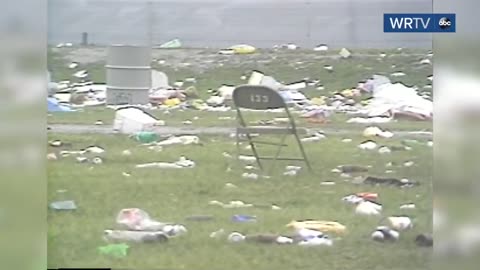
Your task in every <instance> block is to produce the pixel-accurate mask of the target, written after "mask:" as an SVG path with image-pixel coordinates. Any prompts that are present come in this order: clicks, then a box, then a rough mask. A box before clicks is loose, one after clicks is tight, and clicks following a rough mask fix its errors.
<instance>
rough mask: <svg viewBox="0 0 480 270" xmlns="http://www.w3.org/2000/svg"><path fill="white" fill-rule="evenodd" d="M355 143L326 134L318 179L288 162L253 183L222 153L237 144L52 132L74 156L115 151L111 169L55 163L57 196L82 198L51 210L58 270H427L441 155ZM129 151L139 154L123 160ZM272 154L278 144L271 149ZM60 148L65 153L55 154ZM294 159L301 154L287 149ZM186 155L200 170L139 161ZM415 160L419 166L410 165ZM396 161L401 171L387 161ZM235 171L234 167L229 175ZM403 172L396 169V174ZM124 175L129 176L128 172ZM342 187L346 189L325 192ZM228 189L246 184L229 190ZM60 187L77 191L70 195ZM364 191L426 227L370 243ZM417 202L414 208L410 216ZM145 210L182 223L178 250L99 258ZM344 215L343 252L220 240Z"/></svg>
mask: <svg viewBox="0 0 480 270" xmlns="http://www.w3.org/2000/svg"><path fill="white" fill-rule="evenodd" d="M350 138H353V142H351V143H345V142H342V141H341V139H342V138H340V137H331V138H327V139H325V140H323V141H320V142H315V143H309V144H308V145H306V147H307V152H308V155H309V157H310V159H311V161H312V163H313V165H314V168H315V173H314V174H308V173H307V172H306V171H305V172H303V173H301V174H300V175H298V176H296V177H288V176H283V175H282V172H283V169H282V167H283V166H284V165H285V164H280V165H278V167H277V168H278V170H277V171H278V172H277V173H275V174H274V175H272V178H271V179H262V180H248V179H243V178H242V177H241V174H242V172H243V171H244V170H242V169H241V168H242V166H235V165H236V163H235V162H233V161H231V160H229V159H226V158H224V157H223V156H222V153H223V152H224V151H227V152H230V153H233V151H234V149H235V147H234V145H233V140H232V139H228V138H225V137H202V138H201V140H202V142H203V146H199V145H194V146H170V147H166V148H165V149H164V150H163V151H162V152H159V153H156V152H151V151H150V150H148V149H146V148H145V147H144V146H140V145H139V144H138V143H137V142H135V141H133V140H131V139H129V138H126V137H125V136H121V135H110V136H100V135H95V136H86V135H84V136H81V135H59V134H50V135H49V139H60V140H62V141H64V142H66V143H71V146H70V147H71V148H72V149H81V148H84V147H86V146H89V145H92V144H94V145H99V146H102V147H104V148H105V149H106V153H105V156H104V159H105V162H104V164H101V165H89V164H79V163H76V162H75V160H74V158H73V157H68V158H63V159H60V160H57V161H50V162H49V163H48V179H49V180H48V183H49V195H48V198H49V201H50V202H51V201H54V200H60V199H73V200H75V201H76V203H77V204H78V209H77V210H76V211H73V212H54V211H52V210H50V211H49V214H48V219H49V233H48V235H49V236H48V240H49V242H48V245H49V246H48V247H49V257H48V263H49V267H52V268H53V267H60V266H61V267H100V266H103V267H112V268H134V269H211V270H216V269H234V268H236V269H251V268H254V269H265V270H266V269H295V268H300V269H318V268H319V267H320V268H325V269H332V270H336V269H361V270H371V269H397V270H400V269H402V270H403V269H418V270H420V269H427V267H428V265H429V262H430V255H431V250H429V249H422V248H418V247H416V246H415V244H414V242H413V240H414V237H415V235H416V234H417V233H423V232H430V230H431V222H432V220H431V211H432V209H431V182H432V179H431V177H432V176H431V171H432V158H431V157H432V150H431V149H432V148H430V147H428V146H426V145H425V144H424V142H421V143H419V144H414V145H412V147H413V149H412V150H411V151H399V152H393V153H391V154H385V155H380V154H378V153H377V152H375V151H372V152H371V151H363V150H360V149H358V148H357V147H356V145H357V144H358V143H360V142H361V141H363V140H364V138H361V137H358V136H354V135H352V136H350ZM377 142H379V143H381V144H385V145H398V144H399V143H400V142H399V141H398V140H394V139H388V140H387V139H384V140H377ZM125 149H130V150H131V151H132V153H133V154H132V155H131V156H123V155H121V152H122V151H123V150H125ZM263 150H265V151H267V152H268V151H270V150H268V149H263ZM49 151H50V152H55V151H58V148H50V149H49ZM286 151H287V152H289V153H294V148H291V147H290V148H288V149H287V150H286ZM181 155H185V156H187V157H188V158H190V159H192V160H194V161H195V162H196V164H197V166H196V168H193V169H185V170H160V169H135V168H134V165H135V164H139V163H145V162H153V161H174V160H177V159H178V157H179V156H181ZM406 160H412V161H414V162H415V165H414V166H412V167H403V166H402V164H403V162H404V161H406ZM390 161H393V162H396V163H397V164H398V165H396V166H395V167H393V168H386V166H385V165H386V163H388V162H390ZM341 164H357V165H371V166H372V169H371V170H370V172H369V173H368V174H369V175H376V176H392V177H398V178H403V177H406V178H409V179H413V180H416V181H419V182H420V183H421V186H419V187H415V188H411V189H398V188H395V187H381V186H378V187H372V186H366V185H363V184H354V183H352V182H350V180H352V178H341V177H340V176H339V175H338V174H336V173H332V172H330V171H331V169H333V168H334V167H336V166H337V165H341ZM229 166H232V168H234V170H233V171H231V172H227V170H226V169H227V167H229ZM387 169H391V170H394V173H392V174H386V173H385V170H387ZM122 172H130V173H131V175H132V176H131V177H125V176H123V175H122ZM323 181H335V182H336V185H335V186H322V185H320V183H321V182H323ZM227 182H230V183H233V184H235V185H236V186H238V188H237V189H226V188H225V184H226V183H227ZM58 190H67V192H65V193H59V192H57V191H58ZM354 192H378V193H379V196H380V197H379V201H380V202H381V203H383V204H384V212H383V216H388V215H394V214H408V215H410V216H412V217H413V218H414V222H415V227H414V229H413V230H412V231H408V232H405V233H403V234H402V235H401V239H400V241H399V242H397V243H391V244H381V243H377V242H373V241H371V240H370V238H369V235H370V233H371V232H372V229H373V228H375V226H376V225H377V224H378V222H379V220H380V217H373V218H372V217H360V216H356V215H355V214H354V212H353V207H352V206H351V205H346V204H345V203H343V202H342V201H341V200H340V199H341V198H342V197H343V196H345V195H348V194H350V193H354ZM211 200H219V201H223V202H228V201H230V200H243V201H245V202H247V203H253V204H276V205H278V206H280V207H281V208H282V210H279V211H274V210H270V209H263V208H247V209H223V208H219V207H215V206H209V205H208V202H209V201H211ZM408 202H413V203H415V204H416V205H417V209H415V210H399V206H400V205H401V204H404V203H408ZM129 207H138V208H142V209H144V210H146V211H147V212H149V213H150V215H151V216H152V217H154V218H155V219H158V220H160V221H168V222H178V223H183V224H185V225H186V227H187V228H188V230H189V232H188V234H187V235H184V236H181V237H180V238H175V239H172V240H171V241H170V243H168V244H165V245H162V244H132V245H131V247H130V250H129V254H128V255H127V257H125V258H121V259H115V258H110V257H105V256H102V255H99V254H98V253H97V251H96V248H97V247H98V246H102V245H105V242H104V241H103V240H102V232H103V230H104V229H107V228H112V227H114V226H115V224H114V222H115V216H116V214H117V212H118V211H119V210H120V209H122V208H129ZM197 214H206V215H213V216H214V217H215V220H213V221H209V222H191V221H190V222H187V221H185V218H186V217H187V216H189V215H197ZM234 214H249V215H256V216H257V217H258V222H257V223H252V224H241V223H233V222H232V221H231V216H232V215H234ZM307 218H311V219H320V220H336V221H338V222H341V223H342V224H344V225H346V226H347V227H348V233H347V234H346V235H345V236H343V237H341V239H338V240H335V243H334V246H333V247H329V248H328V247H312V248H305V247H299V246H270V245H260V244H258V245H256V244H248V243H240V244H232V243H228V242H227V241H226V240H225V239H224V238H223V239H219V240H215V239H211V238H209V234H210V233H211V232H213V231H216V230H218V229H220V228H223V229H225V230H226V231H227V232H231V231H239V232H242V233H288V232H290V231H289V230H288V229H287V228H286V227H285V224H287V223H288V222H290V221H291V220H294V219H307Z"/></svg>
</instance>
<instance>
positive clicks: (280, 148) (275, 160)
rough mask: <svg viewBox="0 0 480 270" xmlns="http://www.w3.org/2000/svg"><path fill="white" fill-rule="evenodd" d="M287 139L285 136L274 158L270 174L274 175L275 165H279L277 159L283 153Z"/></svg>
mask: <svg viewBox="0 0 480 270" xmlns="http://www.w3.org/2000/svg"><path fill="white" fill-rule="evenodd" d="M286 138H287V135H283V136H282V139H281V140H280V144H279V146H278V149H277V153H276V154H275V156H274V158H273V162H272V165H271V167H270V170H269V171H268V174H269V175H270V174H272V173H273V169H275V165H276V164H277V158H278V156H280V152H281V151H282V147H283V144H284V143H285V139H286Z"/></svg>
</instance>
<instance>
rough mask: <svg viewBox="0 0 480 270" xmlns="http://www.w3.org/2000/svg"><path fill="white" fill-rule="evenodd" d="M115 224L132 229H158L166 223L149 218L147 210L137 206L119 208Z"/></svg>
mask: <svg viewBox="0 0 480 270" xmlns="http://www.w3.org/2000/svg"><path fill="white" fill-rule="evenodd" d="M116 222H117V224H119V225H121V226H123V227H125V228H127V229H129V230H134V231H160V230H162V229H163V227H164V226H166V225H167V224H166V223H162V222H158V221H156V220H153V219H151V218H150V216H149V215H148V213H147V212H145V211H144V210H142V209H139V208H126V209H122V210H120V212H119V213H118V215H117V218H116Z"/></svg>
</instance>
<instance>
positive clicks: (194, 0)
mask: <svg viewBox="0 0 480 270" xmlns="http://www.w3.org/2000/svg"><path fill="white" fill-rule="evenodd" d="M47 3H48V41H49V43H52V44H56V43H61V42H72V43H79V42H80V41H81V34H82V32H87V33H88V34H89V41H90V42H91V43H95V44H102V45H105V44H110V43H130V44H148V43H149V42H150V41H151V42H152V43H153V44H160V43H163V42H165V41H168V40H171V39H173V38H179V39H180V40H181V41H182V42H183V43H184V45H185V46H187V47H225V46H230V45H233V44H239V43H248V44H251V45H254V46H257V47H267V48H270V47H272V46H273V45H275V44H282V43H288V42H293V43H295V44H297V45H299V46H302V47H313V46H315V45H318V44H320V43H326V44H328V45H330V46H331V47H350V48H387V47H400V46H401V47H421V48H430V47H431V46H432V35H431V34H418V33H406V34H385V33H383V13H430V12H432V6H433V4H432V0H255V1H254V0H228V1H226V0H201V1H200V0H150V1H149V0H136V1H131V0H116V1H114V0H48V1H47Z"/></svg>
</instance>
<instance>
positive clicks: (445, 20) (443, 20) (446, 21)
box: [438, 17, 452, 29]
mask: <svg viewBox="0 0 480 270" xmlns="http://www.w3.org/2000/svg"><path fill="white" fill-rule="evenodd" d="M438 25H439V26H440V28H442V29H448V28H450V26H452V22H451V21H450V19H449V18H447V17H443V18H441V19H440V21H439V22H438Z"/></svg>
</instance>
